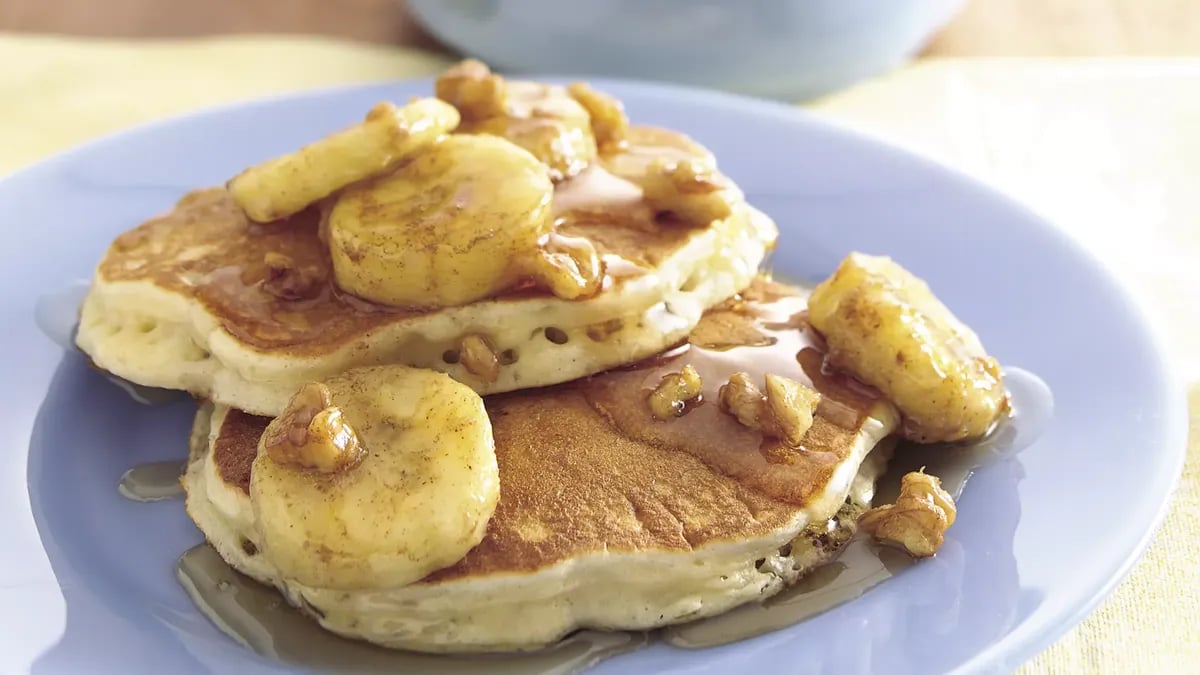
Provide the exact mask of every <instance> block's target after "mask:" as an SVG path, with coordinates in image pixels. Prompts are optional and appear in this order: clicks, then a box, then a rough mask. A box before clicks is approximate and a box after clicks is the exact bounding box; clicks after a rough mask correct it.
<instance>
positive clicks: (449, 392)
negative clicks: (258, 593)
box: [250, 366, 500, 590]
mask: <svg viewBox="0 0 1200 675" xmlns="http://www.w3.org/2000/svg"><path fill="white" fill-rule="evenodd" d="M499 486H500V482H499V473H498V470H497V467H496V453H495V448H494V445H493V441H492V427H491V423H490V422H489V421H488V417H487V413H486V411H485V410H484V407H483V400H482V399H481V398H479V396H478V395H477V394H475V392H474V391H472V390H471V389H470V388H468V387H466V386H465V385H462V384H459V383H457V382H455V381H454V380H452V379H450V377H448V376H447V375H444V374H442V373H437V372H434V371H430V370H421V369H416V368H406V367H402V366H380V367H374V368H362V369H358V370H351V371H347V372H346V373H343V374H341V375H339V376H337V377H334V378H332V379H330V380H327V381H326V382H324V383H323V384H317V383H313V384H309V385H306V386H305V387H304V388H303V389H301V391H300V392H298V393H297V395H296V396H295V397H294V398H293V399H292V402H291V403H290V404H289V406H288V409H287V410H285V411H284V413H283V414H282V415H280V416H279V417H278V418H276V419H275V420H274V421H272V422H271V424H270V425H269V426H268V427H267V430H266V432H265V433H264V434H263V436H262V440H261V441H260V444H259V450H258V456H257V458H256V459H255V461H254V466H253V470H252V473H251V481H250V499H251V503H252V504H253V507H254V517H255V525H256V527H257V529H258V531H259V534H260V541H261V549H262V552H263V554H264V555H266V556H267V559H268V560H269V561H270V562H271V563H272V564H273V565H274V566H275V567H276V568H278V570H279V571H280V574H281V575H282V576H284V577H286V578H288V579H293V580H295V581H298V582H300V583H301V584H304V585H307V586H312V587H316V588H327V589H338V590H352V589H367V588H387V587H396V586H401V585H404V584H407V583H411V582H413V581H416V580H418V579H421V578H422V577H424V576H426V575H427V574H429V573H430V572H433V571H435V570H437V569H441V568H442V567H446V566H448V565H451V564H453V563H455V562H456V561H458V560H460V559H461V558H462V557H463V556H464V555H466V554H467V552H468V551H470V550H471V548H473V547H474V546H475V545H476V544H478V543H479V542H480V540H482V539H483V535H484V530H485V528H486V527H487V523H488V520H489V519H490V518H491V517H492V513H493V512H494V511H495V508H496V501H497V499H498V498H499V490H500V487H499Z"/></svg>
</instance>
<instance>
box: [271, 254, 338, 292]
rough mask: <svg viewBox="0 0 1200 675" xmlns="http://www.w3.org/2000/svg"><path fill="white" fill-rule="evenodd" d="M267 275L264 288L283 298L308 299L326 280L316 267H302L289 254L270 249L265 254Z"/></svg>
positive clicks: (318, 290)
mask: <svg viewBox="0 0 1200 675" xmlns="http://www.w3.org/2000/svg"><path fill="white" fill-rule="evenodd" d="M263 264H264V265H266V268H267V276H266V278H265V279H263V283H262V287H263V290H264V291H266V292H268V293H270V294H271V295H274V296H275V297H277V298H280V299H281V300H306V299H308V298H312V297H314V296H316V295H317V293H318V292H320V290H321V283H322V282H323V281H324V278H323V277H322V275H321V273H320V272H319V271H318V270H317V269H316V268H309V269H306V268H301V267H299V266H297V265H296V263H295V261H293V260H292V259H291V258H289V257H288V256H286V255H284V254H282V253H276V252H274V251H268V252H267V254H266V255H265V256H263Z"/></svg>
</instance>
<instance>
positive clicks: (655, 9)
mask: <svg viewBox="0 0 1200 675" xmlns="http://www.w3.org/2000/svg"><path fill="white" fill-rule="evenodd" d="M963 2H964V0H741V1H739V0H591V1H589V2H562V1H561V0H409V1H408V6H409V8H410V9H411V10H412V13H413V15H414V16H415V17H416V19H417V20H418V21H420V22H421V23H422V24H423V25H424V26H425V27H426V28H427V29H428V30H429V31H430V32H431V33H433V34H434V35H435V36H437V37H438V38H439V39H441V40H442V41H443V42H445V43H447V44H448V45H450V46H452V47H454V48H456V49H458V50H460V51H462V52H463V53H466V54H469V55H471V56H475V57H478V58H480V59H482V60H484V61H486V62H488V63H489V64H491V65H492V66H494V67H496V68H497V69H499V70H507V71H515V72H539V73H564V74H571V75H606V76H614V77H626V78H640V79H651V80H661V81H669V82H680V83H686V84H695V85H702V86H708V87H714V88H719V89H726V90H729V91H735V92H739V93H743V94H751V95H756V96H768V97H774V98H782V99H790V100H802V99H806V98H811V97H813V96H816V95H819V94H823V93H826V92H828V91H832V90H834V89H837V88H840V87H844V86H846V85H848V84H850V83H852V82H855V81H857V80H860V79H862V78H865V77H868V76H871V75H874V74H877V73H880V72H883V71H885V70H887V69H889V68H892V67H894V66H896V65H898V64H899V63H901V62H902V61H903V60H904V59H905V58H907V57H908V56H911V55H912V54H913V53H914V52H915V51H916V50H918V49H920V48H921V46H922V45H923V44H924V43H925V41H926V40H928V39H929V37H930V36H931V35H932V34H933V33H934V32H935V31H937V30H938V29H939V28H941V27H942V26H943V25H944V24H945V23H946V22H947V21H949V19H950V18H951V17H953V16H954V14H955V13H956V12H957V11H958V9H959V8H961V6H962V5H963Z"/></svg>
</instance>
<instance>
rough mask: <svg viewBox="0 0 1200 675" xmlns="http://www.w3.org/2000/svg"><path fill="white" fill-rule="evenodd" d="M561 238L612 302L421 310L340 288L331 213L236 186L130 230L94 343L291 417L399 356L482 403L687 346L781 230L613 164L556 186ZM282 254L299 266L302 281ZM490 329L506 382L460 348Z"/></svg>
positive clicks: (646, 137) (86, 314)
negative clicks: (659, 201)
mask: <svg viewBox="0 0 1200 675" xmlns="http://www.w3.org/2000/svg"><path fill="white" fill-rule="evenodd" d="M632 138H633V139H634V143H633V144H632V145H630V146H629V147H627V148H625V149H624V150H622V151H621V152H620V153H617V154H615V155H610V156H609V157H608V158H607V159H608V160H610V161H611V162H612V163H613V166H614V172H625V173H628V172H635V171H636V170H637V167H642V169H643V170H644V168H645V166H646V163H647V162H648V161H649V160H650V159H651V158H653V157H659V156H674V155H678V154H680V153H682V152H683V150H681V149H680V148H684V147H691V146H694V147H695V148H696V149H695V152H704V151H703V149H702V148H699V146H695V144H694V143H692V142H691V141H690V140H688V139H686V138H685V137H682V136H680V135H678V134H674V133H672V132H667V131H664V130H653V129H643V130H640V131H637V132H636V133H634V134H632ZM554 211H555V215H556V218H557V222H558V226H557V231H558V232H560V233H562V234H565V235H569V236H579V237H585V238H587V239H588V240H590V241H591V242H592V243H593V244H594V245H595V247H596V249H597V251H598V253H599V254H600V256H601V259H602V260H603V261H604V263H605V266H606V270H607V274H606V279H605V282H604V285H603V287H602V290H601V292H600V293H598V294H597V295H596V296H594V297H592V298H589V299H586V300H579V301H566V300H560V299H558V298H555V297H554V296H553V295H551V294H549V293H548V292H546V291H545V290H542V289H539V288H536V287H534V286H532V285H530V284H523V285H520V286H517V287H514V288H512V289H510V290H509V291H507V292H505V293H504V294H502V295H501V296H499V297H495V298H490V299H486V300H482V301H478V302H475V303H471V304H469V305H465V306H462V307H448V308H440V309H433V310H417V309H404V308H397V307H388V306H383V305H378V304H375V303H371V302H367V301H365V300H362V299H359V298H357V297H354V296H352V295H349V294H347V293H344V292H341V291H339V290H338V289H337V288H336V287H335V285H334V284H333V283H332V278H333V275H332V272H331V264H330V259H329V254H328V252H327V251H326V249H325V247H324V244H323V243H322V241H321V233H320V229H321V227H320V222H321V218H322V214H321V213H320V209H318V208H316V207H313V208H310V209H308V210H306V211H303V212H301V213H299V214H296V215H294V216H292V217H290V218H287V219H285V220H282V221H278V222H273V223H268V224H260V223H253V222H251V221H250V220H248V219H247V218H246V216H245V214H243V213H242V212H241V210H240V209H238V208H237V206H236V205H235V204H234V203H233V201H232V199H231V197H230V195H229V194H228V192H226V191H225V190H224V189H222V188H214V189H208V190H199V191H196V192H192V193H190V194H188V195H186V196H185V197H183V198H182V199H181V200H180V201H179V203H178V204H177V205H176V207H175V208H174V209H173V210H172V211H170V212H169V213H166V214H164V215H162V216H159V217H157V218H153V219H151V220H149V221H147V222H145V223H143V224H142V225H139V226H138V227H136V228H134V229H133V230H130V231H129V232H126V233H125V234H123V235H121V236H119V237H118V238H117V239H116V240H115V241H114V243H113V245H112V246H111V247H110V248H109V250H108V252H107V253H106V254H105V256H104V258H103V260H102V261H101V263H100V265H99V267H98V269H97V271H96V277H95V282H94V283H93V288H92V291H91V293H90V294H89V296H88V298H87V300H86V301H85V304H84V308H83V315H82V320H81V325H80V329H79V335H78V343H79V345H80V347H81V348H83V349H84V351H86V352H87V353H88V354H89V355H90V356H91V357H92V358H93V360H95V362H96V363H97V364H98V365H99V366H100V367H102V368H104V369H106V370H108V371H110V372H112V373H114V374H116V375H118V376H121V377H124V378H126V379H128V380H131V381H133V382H136V383H138V384H144V385H149V386H159V387H166V388H176V389H187V390H189V391H191V392H192V393H194V394H196V395H199V396H204V397H207V398H211V399H212V400H214V401H216V402H219V403H224V404H228V405H231V406H234V407H238V408H241V409H245V410H250V411H253V412H257V413H263V414H276V413H278V412H279V411H280V410H281V409H282V406H283V404H284V403H285V402H286V400H287V397H288V396H289V395H290V393H291V392H292V391H294V390H295V389H296V388H297V387H298V386H299V385H300V384H302V383H303V382H304V381H306V380H313V379H320V378H321V377H326V376H330V375H333V374H336V373H338V372H341V371H343V370H346V369H348V368H350V367H354V366H360V365H374V364H381V363H399V364H403V365H411V366H417V367H425V368H432V369H435V370H441V371H443V372H447V373H449V374H450V375H451V376H453V377H455V379H458V380H460V381H462V382H464V383H466V384H468V385H469V386H472V387H473V388H475V389H476V390H477V391H479V392H480V393H492V392H500V391H509V390H513V389H520V388H525V387H531V386H542V385H547V384H554V383H557V382H562V381H565V380H569V379H574V378H576V377H579V376H582V375H587V374H590V373H593V372H598V371H600V370H603V369H604V368H607V367H612V366H615V365H620V364H622V363H627V362H629V361H631V360H636V359H640V358H645V357H646V356H649V355H650V354H653V353H656V352H658V351H660V350H661V349H663V348H664V347H665V346H667V345H669V344H671V343H672V342H675V341H677V340H679V339H681V338H682V337H683V336H684V335H685V334H686V333H687V331H688V330H690V328H691V327H692V326H694V325H695V322H696V321H697V320H698V319H699V316H700V314H701V313H702V312H703V310H704V309H706V308H708V307H710V306H712V305H713V304H715V303H717V302H719V301H721V300H723V299H725V298H727V297H729V296H730V295H732V294H733V293H734V292H736V291H737V290H739V289H740V288H742V287H744V286H745V285H746V284H747V283H749V281H750V278H751V277H752V275H753V273H754V270H755V268H756V267H757V266H758V264H759V263H760V262H761V260H762V258H763V256H764V255H765V250H766V248H767V247H768V246H770V245H771V244H772V243H773V242H774V239H775V236H776V230H775V226H774V224H773V223H771V221H770V219H768V218H766V216H764V215H762V214H761V213H758V212H757V211H754V210H753V209H752V208H750V207H749V206H747V205H745V204H739V206H738V208H737V209H735V213H734V215H733V216H731V217H729V218H726V219H724V220H720V221H715V222H713V223H711V224H708V225H704V226H699V227H697V226H693V225H689V224H686V223H683V222H680V221H678V220H677V219H675V218H674V217H673V216H671V215H670V214H669V213H665V212H656V211H655V210H654V209H652V208H651V207H650V206H649V205H648V204H647V202H646V201H645V200H644V199H643V196H642V192H641V190H640V188H638V187H637V186H636V185H634V184H633V183H631V182H629V181H627V180H625V179H623V178H620V177H618V175H617V173H612V172H609V171H608V170H606V169H605V168H604V167H603V166H602V165H601V164H599V163H598V164H596V165H593V166H592V167H590V168H589V169H587V170H585V171H584V172H583V173H582V174H580V175H579V176H576V177H574V178H571V179H569V180H566V181H562V182H560V183H559V184H558V185H557V186H556V187H555V195H554ZM268 253H273V254H281V255H282V256H285V257H286V258H288V259H289V260H290V261H291V263H292V264H291V266H290V267H289V269H287V270H280V269H279V268H278V266H276V267H272V266H270V265H268V264H267V263H266V261H265V257H266V255H267V254H268ZM473 333H481V334H484V335H485V336H487V338H488V339H489V341H490V342H491V344H492V346H493V348H494V350H495V352H496V353H497V354H499V355H500V362H501V367H500V372H499V375H498V377H496V378H495V379H494V380H489V379H486V378H484V377H481V376H479V375H478V374H476V373H472V372H470V371H468V370H467V369H466V368H465V367H464V366H463V365H462V364H460V363H459V362H458V361H457V358H456V354H455V353H454V350H455V349H456V348H457V346H458V343H459V341H460V340H461V339H462V337H463V336H465V335H469V334H473Z"/></svg>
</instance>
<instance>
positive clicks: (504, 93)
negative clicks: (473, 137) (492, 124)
mask: <svg viewBox="0 0 1200 675" xmlns="http://www.w3.org/2000/svg"><path fill="white" fill-rule="evenodd" d="M434 93H435V94H436V96H437V97H438V98H440V99H442V100H443V101H445V102H447V103H449V104H450V105H452V106H454V107H455V108H458V112H459V114H460V115H462V117H463V121H465V122H472V121H478V120H481V119H486V118H489V117H499V116H501V115H505V114H507V107H508V88H507V85H506V83H505V82H504V78H502V77H500V76H499V75H496V74H494V73H492V71H491V70H489V69H488V67H487V66H486V65H485V64H484V63H483V62H481V61H476V60H474V59H467V60H465V61H462V62H460V63H458V64H457V65H455V66H453V67H451V68H450V69H449V70H447V71H446V72H444V73H442V74H441V75H440V76H438V78H437V81H436V82H435V83H434Z"/></svg>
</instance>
